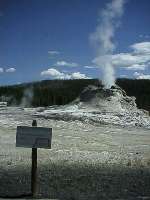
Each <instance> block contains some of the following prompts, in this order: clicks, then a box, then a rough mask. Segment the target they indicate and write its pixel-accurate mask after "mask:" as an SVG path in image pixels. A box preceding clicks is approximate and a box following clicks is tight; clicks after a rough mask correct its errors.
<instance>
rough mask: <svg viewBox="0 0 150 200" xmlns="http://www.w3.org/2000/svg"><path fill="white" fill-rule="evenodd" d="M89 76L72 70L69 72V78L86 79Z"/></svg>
mask: <svg viewBox="0 0 150 200" xmlns="http://www.w3.org/2000/svg"><path fill="white" fill-rule="evenodd" d="M87 78H89V77H87V76H86V75H85V74H82V73H80V72H74V73H72V74H71V79H87Z"/></svg>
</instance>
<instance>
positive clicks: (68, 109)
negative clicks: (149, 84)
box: [0, 86, 150, 199]
mask: <svg viewBox="0 0 150 200" xmlns="http://www.w3.org/2000/svg"><path fill="white" fill-rule="evenodd" d="M33 119H37V123H38V126H42V127H52V128H53V137H52V149H50V150H43V149H40V150H39V151H38V162H39V168H40V167H41V169H42V170H44V173H45V174H42V170H41V173H40V175H39V179H40V185H41V186H40V188H39V194H41V195H43V196H49V195H50V194H51V192H52V191H53V192H54V194H55V193H56V192H57V194H58V193H59V192H60V191H61V192H64V193H63V194H62V193H61V192H60V193H59V195H58V196H61V195H64V196H65V195H66V193H67V194H68V195H73V197H74V198H75V194H76V193H79V194H78V195H79V196H80V195H81V193H82V192H83V191H82V192H81V191H80V189H81V186H80V183H81V182H80V181H79V182H77V181H75V183H74V184H75V185H76V184H77V185H76V187H74V189H72V191H70V186H68V187H69V188H67V189H66V188H65V187H64V185H63V186H60V182H61V181H62V180H63V181H65V180H66V179H65V177H63V175H62V174H63V173H64V171H62V167H60V168H59V172H58V171H57V174H53V173H54V171H55V170H54V169H52V167H53V166H54V165H57V166H58V165H60V166H70V165H71V166H74V165H77V166H80V165H82V166H83V167H85V166H90V165H92V166H99V165H101V166H107V167H108V166H109V167H110V166H119V168H121V167H127V166H128V167H131V168H132V167H133V168H134V167H136V168H140V167H142V168H143V167H144V168H146V169H147V168H149V166H150V154H149V152H150V132H149V128H150V118H149V116H148V113H147V112H145V111H142V110H138V109H137V108H136V104H135V98H131V97H128V96H126V94H125V93H124V91H122V90H121V89H119V88H116V87H114V88H112V89H111V90H104V89H103V90H102V89H101V88H95V87H93V86H91V87H89V88H87V89H85V90H84V91H83V93H81V95H80V97H79V98H78V99H76V100H75V101H74V102H73V103H71V104H70V105H66V106H51V107H48V108H19V107H6V106H4V107H1V108H0V166H1V168H0V178H1V179H0V185H1V186H0V196H1V195H3V196H4V195H6V194H7V195H10V194H11V195H13V194H18V193H22V192H27V191H29V190H30V186H29V185H30V184H29V182H30V176H28V174H29V173H30V166H31V160H30V155H31V149H25V148H16V147H15V137H16V127H17V126H18V125H27V126H31V124H32V120H33ZM44 166H45V167H44ZM18 169H19V170H20V171H21V170H24V173H25V174H24V175H22V173H21V172H20V171H19V170H18ZM27 169H28V170H27ZM63 169H64V168H63ZM49 173H50V174H51V175H50V176H49ZM59 173H60V174H59ZM65 173H66V172H65ZM68 173H69V172H68ZM70 173H71V175H70V174H69V175H68V176H69V180H71V177H72V176H73V175H72V172H70ZM82 173H84V172H83V171H82V172H79V174H80V175H79V176H83V174H82ZM98 173H100V172H98ZM121 173H122V172H121ZM17 174H18V175H17ZM52 174H53V177H54V180H53V181H54V182H53V181H52V180H51V178H50V177H51V176H52ZM9 176H10V177H11V179H9ZM64 176H67V175H64ZM43 177H45V178H43ZM48 177H49V179H48ZM56 177H57V178H56ZM60 177H61V178H62V179H60ZM91 177H92V175H91ZM93 177H94V175H93ZM96 177H97V176H96ZM142 177H145V176H144V175H143V176H142ZM147 177H148V176H147ZM7 179H9V181H7ZM58 179H60V181H58V182H57V181H56V180H58ZM132 179H133V178H131V181H132ZM67 180H68V179H67ZM75 180H76V179H75ZM106 180H107V179H106ZM146 180H147V179H146ZM18 181H19V183H20V186H17V187H19V189H18V190H17V189H16V184H14V182H15V183H17V182H18ZM47 181H48V182H47ZM93 181H94V179H93ZM95 181H98V180H95ZM27 182H28V184H27ZM50 182H53V185H54V186H55V187H56V186H57V191H56V188H53V186H50V185H49V184H50ZM143 182H144V183H143V184H145V185H144V188H146V187H147V185H148V182H146V181H145V178H143ZM63 183H64V182H63ZM98 183H100V180H99V181H98V182H97V184H98ZM87 184H88V183H87ZM118 184H121V183H119V182H118ZM46 185H49V187H50V188H51V190H49V188H47V187H46ZM78 185H79V186H80V187H79V186H78ZM83 185H84V187H85V183H84V184H83ZM127 185H128V184H127ZM78 187H79V188H78ZM93 187H94V186H93ZM99 187H101V186H97V189H98V188H99ZM114 187H115V185H114ZM116 187H117V186H116ZM122 187H124V186H122ZM128 187H130V188H132V185H130V184H129V186H127V189H126V191H125V190H124V188H122V192H123V191H124V193H125V194H126V196H127V197H128V199H129V196H130V195H131V196H132V193H131V194H130V189H129V188H128ZM75 188H76V189H75ZM85 188H86V187H85ZM90 188H91V190H90V189H89V188H88V189H87V188H86V189H87V190H86V189H85V191H84V192H83V193H84V196H85V199H87V196H86V195H88V196H89V195H96V196H95V197H93V199H95V198H96V197H97V195H98V194H99V193H98V191H99V189H98V190H97V191H95V192H94V193H93V194H92V190H93V189H92V186H90ZM94 188H95V187H94ZM132 189H133V188H132ZM68 190H69V192H68ZM79 191H80V192H79ZM88 191H89V192H90V193H88ZM138 191H139V192H138ZM144 191H146V189H145V190H144ZM147 191H149V190H147ZM147 191H146V192H143V189H142V188H139V187H138V188H137V190H135V191H134V195H137V196H139V197H140V196H147V195H149V193H148V192H147ZM73 192H75V194H74V193H73ZM105 192H106V191H105V190H104V193H105ZM136 192H137V194H136ZM114 195H115V194H114ZM134 195H133V196H134ZM54 196H55V195H54ZM79 196H77V197H76V198H75V199H80V198H79ZM81 196H83V194H82V195H81ZM70 197H71V196H69V197H66V196H65V198H66V199H69V198H70ZM81 199H84V198H81ZM90 199H92V197H91V198H90Z"/></svg>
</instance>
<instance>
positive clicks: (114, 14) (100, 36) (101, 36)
mask: <svg viewBox="0 0 150 200" xmlns="http://www.w3.org/2000/svg"><path fill="white" fill-rule="evenodd" d="M124 3H125V0H113V1H112V2H111V3H108V4H107V5H106V8H105V9H104V10H102V12H101V14H100V19H99V21H100V23H99V25H98V26H97V28H96V32H95V33H93V34H92V35H91V40H92V42H94V44H95V45H96V49H97V53H98V55H97V57H96V58H95V59H94V63H95V64H97V65H98V66H99V67H101V68H102V71H103V79H102V81H103V84H104V85H105V87H106V88H110V87H111V86H112V85H114V83H115V75H114V68H113V65H112V62H111V59H110V55H112V54H113V52H114V50H115V44H114V42H113V39H114V36H115V31H116V29H117V27H118V26H119V24H120V18H121V16H122V14H123V7H124Z"/></svg>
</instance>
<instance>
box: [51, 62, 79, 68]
mask: <svg viewBox="0 0 150 200" xmlns="http://www.w3.org/2000/svg"><path fill="white" fill-rule="evenodd" d="M55 65H56V66H58V67H63V66H65V67H78V66H79V65H78V64H77V63H69V62H66V61H64V60H61V61H57V62H56V64H55Z"/></svg>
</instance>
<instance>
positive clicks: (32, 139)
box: [16, 126, 52, 149]
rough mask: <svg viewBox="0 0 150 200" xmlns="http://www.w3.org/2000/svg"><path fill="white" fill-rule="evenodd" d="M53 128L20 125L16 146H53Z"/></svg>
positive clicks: (47, 147)
mask: <svg viewBox="0 0 150 200" xmlns="http://www.w3.org/2000/svg"><path fill="white" fill-rule="evenodd" d="M51 139H52V129H51V128H43V127H28V126H18V127H17V134H16V147H27V148H46V149H50V148H51Z"/></svg>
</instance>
